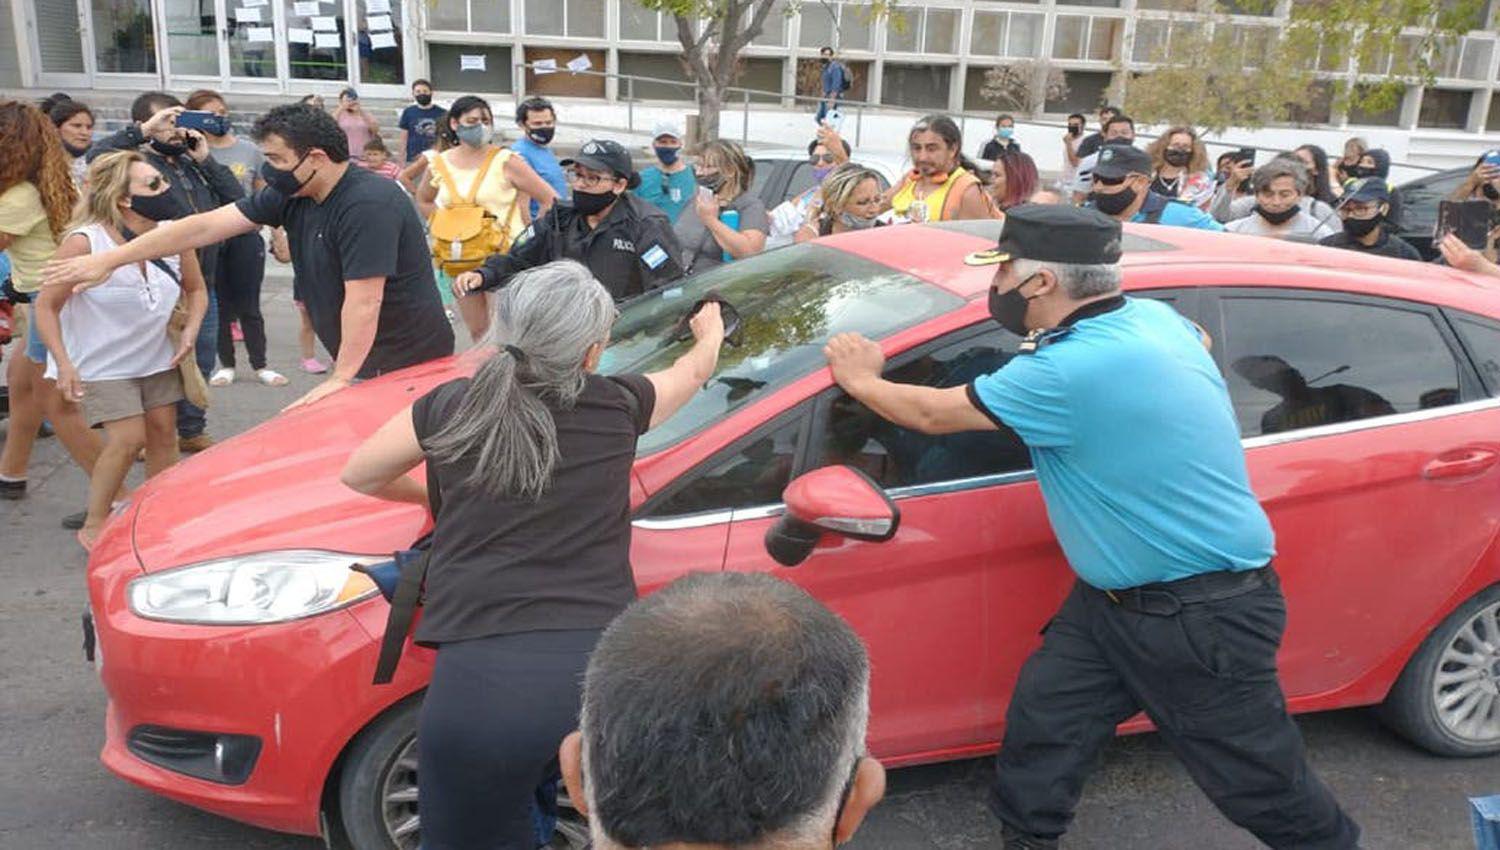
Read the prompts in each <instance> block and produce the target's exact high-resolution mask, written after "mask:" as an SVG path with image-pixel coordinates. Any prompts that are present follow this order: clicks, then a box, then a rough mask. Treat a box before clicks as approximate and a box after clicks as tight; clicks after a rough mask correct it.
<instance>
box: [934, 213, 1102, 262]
mask: <svg viewBox="0 0 1500 850" xmlns="http://www.w3.org/2000/svg"><path fill="white" fill-rule="evenodd" d="M1010 260H1040V261H1042V262H1047V263H1074V264H1077V265H1105V264H1108V263H1116V262H1119V260H1120V223H1119V222H1118V221H1116V220H1114V219H1112V218H1110V217H1109V216H1107V215H1105V214H1104V213H1101V212H1099V211H1098V210H1093V209H1087V208H1084V207H1070V206H1063V205H1060V204H1022V205H1021V206H1018V207H1011V208H1010V209H1009V210H1006V212H1005V223H1004V224H1003V225H1001V227H1000V241H999V244H997V245H996V246H995V248H994V250H991V251H980V252H978V253H975V254H970V255H969V256H968V257H966V258H964V262H965V263H967V264H968V265H971V266H989V265H994V264H996V263H1005V262H1009V261H1010Z"/></svg>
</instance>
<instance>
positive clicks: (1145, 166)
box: [1093, 144, 1153, 180]
mask: <svg viewBox="0 0 1500 850" xmlns="http://www.w3.org/2000/svg"><path fill="white" fill-rule="evenodd" d="M1152 170H1153V169H1152V167H1151V155H1150V154H1148V153H1146V152H1145V151H1143V150H1141V149H1140V148H1137V147H1132V146H1130V145H1110V144H1106V145H1105V146H1103V147H1101V148H1100V149H1099V158H1098V159H1096V160H1095V161H1094V172H1093V173H1094V176H1095V177H1103V178H1105V179H1106V180H1118V179H1120V178H1121V177H1127V176H1129V175H1131V174H1145V175H1147V176H1149V175H1150V174H1151V172H1152Z"/></svg>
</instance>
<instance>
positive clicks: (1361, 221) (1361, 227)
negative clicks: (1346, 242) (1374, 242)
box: [1344, 215, 1385, 239]
mask: <svg viewBox="0 0 1500 850" xmlns="http://www.w3.org/2000/svg"><path fill="white" fill-rule="evenodd" d="M1383 221H1385V216H1384V215H1377V216H1375V217H1374V218H1346V219H1344V232H1345V233H1347V234H1349V237H1350V238H1351V239H1363V238H1364V237H1366V236H1369V235H1370V234H1371V233H1372V232H1374V230H1375V228H1377V227H1379V226H1380V223H1381V222H1383Z"/></svg>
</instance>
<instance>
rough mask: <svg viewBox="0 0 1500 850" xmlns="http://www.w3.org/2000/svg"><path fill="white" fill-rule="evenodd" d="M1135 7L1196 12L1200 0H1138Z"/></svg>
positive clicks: (1163, 10)
mask: <svg viewBox="0 0 1500 850" xmlns="http://www.w3.org/2000/svg"><path fill="white" fill-rule="evenodd" d="M1135 7H1136V8H1137V9H1155V10H1157V11H1162V12H1195V11H1197V10H1198V0H1136V3H1135Z"/></svg>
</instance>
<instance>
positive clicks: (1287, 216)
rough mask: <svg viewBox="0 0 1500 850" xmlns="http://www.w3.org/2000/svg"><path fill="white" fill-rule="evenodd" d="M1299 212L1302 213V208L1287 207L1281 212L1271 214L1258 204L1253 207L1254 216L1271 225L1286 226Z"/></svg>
mask: <svg viewBox="0 0 1500 850" xmlns="http://www.w3.org/2000/svg"><path fill="white" fill-rule="evenodd" d="M1299 212H1302V208H1301V207H1298V206H1291V207H1287V208H1286V209H1284V210H1282V211H1281V212H1271V211H1270V210H1268V209H1266V208H1265V207H1263V206H1261V205H1260V204H1256V205H1255V214H1256V215H1258V216H1260V217H1261V218H1263V219H1265V220H1266V221H1268V222H1270V223H1271V224H1286V223H1287V222H1289V221H1291V220H1292V219H1293V218H1296V216H1297V213H1299Z"/></svg>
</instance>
